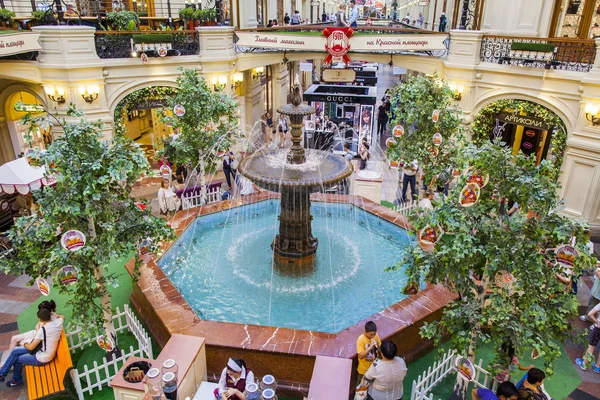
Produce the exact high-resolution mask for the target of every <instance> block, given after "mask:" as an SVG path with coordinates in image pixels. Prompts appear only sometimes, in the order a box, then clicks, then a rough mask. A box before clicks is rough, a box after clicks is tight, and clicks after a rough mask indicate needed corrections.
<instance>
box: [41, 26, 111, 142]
mask: <svg viewBox="0 0 600 400" xmlns="http://www.w3.org/2000/svg"><path fill="white" fill-rule="evenodd" d="M32 30H33V31H34V32H39V33H40V44H41V46H42V50H40V52H39V56H38V62H39V68H40V72H41V77H42V82H43V86H44V87H45V88H50V87H53V88H54V89H55V90H57V89H58V88H60V89H62V90H64V98H65V102H64V103H63V104H58V103H56V102H54V101H52V100H48V104H49V105H50V106H51V107H49V109H48V111H50V112H52V113H53V114H56V115H57V116H58V117H59V118H60V117H64V116H65V113H66V111H67V109H68V107H69V103H74V104H75V105H76V106H77V108H78V109H80V110H82V111H83V112H84V113H85V114H86V117H87V118H88V119H90V120H100V121H102V122H104V124H105V125H104V129H103V134H104V136H105V137H107V138H108V137H111V136H112V122H113V118H112V116H111V115H110V111H109V109H108V104H107V96H106V90H105V89H106V87H105V79H104V73H103V67H104V63H103V62H102V60H101V59H100V58H99V57H98V55H97V53H96V43H95V32H96V30H95V29H94V28H92V27H87V26H66V25H60V26H36V27H34V28H32ZM66 71H68V73H67V72H66ZM86 88H87V89H97V90H98V96H97V98H96V99H94V100H93V101H92V102H91V103H89V102H87V101H85V100H84V99H83V97H82V95H81V90H85V89H86ZM75 120H76V119H74V121H75ZM52 133H53V134H55V135H56V134H60V133H61V130H60V128H59V127H58V126H54V127H53V128H52Z"/></svg>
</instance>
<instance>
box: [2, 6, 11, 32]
mask: <svg viewBox="0 0 600 400" xmlns="http://www.w3.org/2000/svg"><path fill="white" fill-rule="evenodd" d="M14 17H15V13H14V11H10V10H7V9H6V8H0V21H3V22H4V25H5V26H6V27H7V28H10V26H11V25H12V22H13V18H14Z"/></svg>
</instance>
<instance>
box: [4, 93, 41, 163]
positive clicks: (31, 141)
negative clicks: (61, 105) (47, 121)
mask: <svg viewBox="0 0 600 400" xmlns="http://www.w3.org/2000/svg"><path fill="white" fill-rule="evenodd" d="M17 102H22V103H24V104H37V105H41V106H44V104H42V102H41V101H40V100H39V99H38V98H37V97H36V96H34V95H33V94H31V93H29V92H25V91H19V92H15V93H13V94H12V95H11V96H10V97H9V99H8V101H7V102H6V110H5V112H6V117H7V118H6V123H7V126H8V132H9V134H10V141H11V143H12V145H13V151H14V155H15V157H19V156H20V155H21V154H24V153H25V152H26V151H27V149H30V148H38V149H46V148H47V147H48V146H49V145H50V144H51V143H52V135H51V133H50V130H49V129H40V128H37V129H35V130H33V131H32V132H28V130H29V126H28V125H26V124H23V121H22V118H23V116H24V115H25V114H26V113H25V112H20V111H17V110H15V105H16V104H17Z"/></svg>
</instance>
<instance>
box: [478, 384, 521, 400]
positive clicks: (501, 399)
mask: <svg viewBox="0 0 600 400" xmlns="http://www.w3.org/2000/svg"><path fill="white" fill-rule="evenodd" d="M471 396H472V399H473V400H517V399H518V397H519V391H518V390H517V388H516V387H515V384H514V383H512V382H502V383H501V384H499V385H498V389H497V390H496V393H494V392H492V391H491V390H490V389H483V388H480V389H477V388H475V389H473V391H472V392H471Z"/></svg>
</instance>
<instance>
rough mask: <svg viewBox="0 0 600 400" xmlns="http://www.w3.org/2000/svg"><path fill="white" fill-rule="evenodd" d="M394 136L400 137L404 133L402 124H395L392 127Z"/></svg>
mask: <svg viewBox="0 0 600 400" xmlns="http://www.w3.org/2000/svg"><path fill="white" fill-rule="evenodd" d="M393 132H394V137H402V136H403V135H404V127H403V126H402V125H396V126H395V127H394V129H393Z"/></svg>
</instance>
